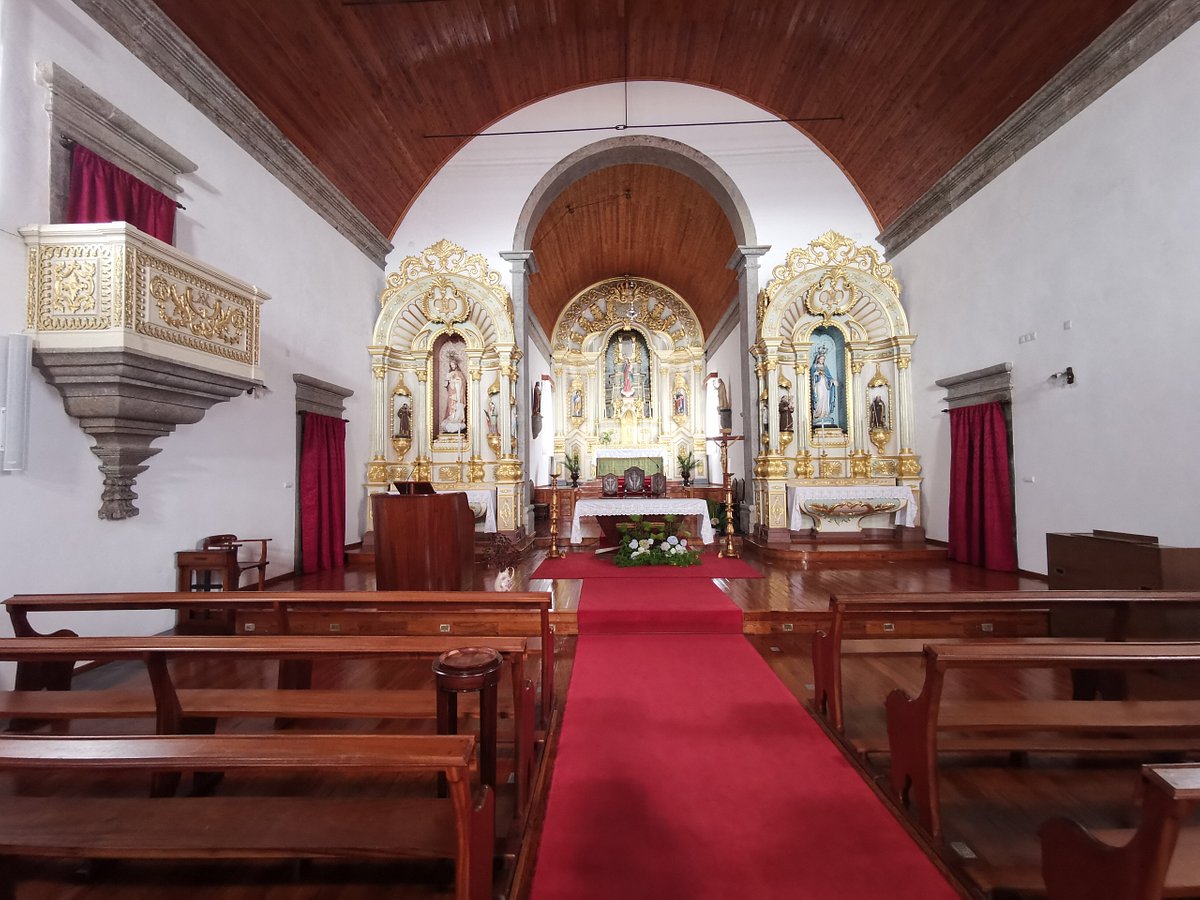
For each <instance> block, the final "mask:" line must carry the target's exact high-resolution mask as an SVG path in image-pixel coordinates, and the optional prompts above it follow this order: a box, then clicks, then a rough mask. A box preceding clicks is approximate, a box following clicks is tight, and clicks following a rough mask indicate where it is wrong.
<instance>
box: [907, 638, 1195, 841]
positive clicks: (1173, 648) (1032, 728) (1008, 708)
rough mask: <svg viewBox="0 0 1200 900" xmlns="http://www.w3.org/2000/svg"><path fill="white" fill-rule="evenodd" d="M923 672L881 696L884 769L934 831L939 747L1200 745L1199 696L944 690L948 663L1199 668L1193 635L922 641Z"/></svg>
mask: <svg viewBox="0 0 1200 900" xmlns="http://www.w3.org/2000/svg"><path fill="white" fill-rule="evenodd" d="M924 657H925V680H924V684H923V686H922V689H921V692H920V694H919V695H918V696H917V697H916V698H910V697H909V696H908V694H906V693H905V692H904V691H902V690H895V691H892V693H891V694H889V695H888V697H887V700H886V702H885V709H886V713H887V732H888V747H889V752H890V763H889V771H888V778H889V781H890V784H891V789H892V792H893V794H894V795H895V797H896V798H897V799H898V800H899V801H900V803H901V804H905V803H906V802H909V801H911V802H912V804H913V805H914V806H915V807H916V809H917V816H918V820H919V821H920V823H921V825H922V826H924V827H925V828H926V829H927V830H928V831H929V832H930V834H932V835H935V836H938V835H940V834H941V830H942V829H941V812H940V800H939V795H940V792H939V784H938V761H939V757H940V755H941V754H944V753H1002V752H1006V753H1070V754H1081V755H1096V754H1120V755H1133V756H1139V757H1141V756H1145V755H1147V754H1152V753H1175V752H1187V751H1195V750H1200V700H1151V699H1147V700H1074V699H1041V698H1035V697H1021V698H1019V699H1012V700H973V699H970V698H964V697H958V696H956V697H954V698H952V699H945V698H944V687H945V683H946V677H947V675H948V674H949V673H952V672H957V673H961V672H988V673H990V674H992V675H993V676H994V679H996V680H1000V681H1003V680H1005V679H1009V680H1014V681H1015V680H1016V679H1017V678H1018V676H1019V673H1021V672H1022V671H1023V670H1031V669H1073V668H1084V669H1092V670H1104V671H1113V672H1131V671H1137V670H1155V671H1163V672H1169V673H1170V674H1172V675H1175V674H1178V673H1181V672H1187V671H1191V672H1192V673H1200V643H1167V642H1163V643H1110V642H1093V641H1070V642H1048V641H1041V640H1035V641H1020V640H1015V641H996V642H961V643H953V644H943V643H934V644H928V645H926V647H925V650H924Z"/></svg>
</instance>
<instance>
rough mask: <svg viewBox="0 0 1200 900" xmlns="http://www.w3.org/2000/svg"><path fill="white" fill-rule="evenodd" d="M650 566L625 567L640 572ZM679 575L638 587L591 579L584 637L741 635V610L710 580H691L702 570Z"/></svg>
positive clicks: (584, 598) (582, 605) (583, 609)
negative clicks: (621, 635)
mask: <svg viewBox="0 0 1200 900" xmlns="http://www.w3.org/2000/svg"><path fill="white" fill-rule="evenodd" d="M644 568H656V569H662V568H669V567H667V566H651V567H638V568H632V569H627V570H625V571H628V572H640V571H642V569H644ZM674 571H675V573H676V575H677V576H678V577H676V578H674V579H671V580H669V581H668V580H666V579H659V578H656V579H654V580H653V581H645V582H642V583H638V582H635V581H630V580H626V579H620V578H589V579H587V580H585V581H584V582H583V589H582V590H581V592H580V594H579V630H580V632H581V633H583V634H663V633H688V634H701V633H707V634H741V633H742V611H741V610H740V609H739V608H738V607H737V605H736V604H734V602H733V601H732V600H730V599H729V595H728V594H726V593H725V592H724V591H722V590H721V589H720V588H719V587H717V586H716V585H715V584H713V583H712V581H711V580H710V579H708V578H689V577H687V575H686V573H690V572H695V571H698V569H693V568H687V569H675V570H674Z"/></svg>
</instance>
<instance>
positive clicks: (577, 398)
mask: <svg viewBox="0 0 1200 900" xmlns="http://www.w3.org/2000/svg"><path fill="white" fill-rule="evenodd" d="M571 416H572V418H575V419H582V418H583V391H581V390H579V388H576V389H575V390H574V391H572V392H571Z"/></svg>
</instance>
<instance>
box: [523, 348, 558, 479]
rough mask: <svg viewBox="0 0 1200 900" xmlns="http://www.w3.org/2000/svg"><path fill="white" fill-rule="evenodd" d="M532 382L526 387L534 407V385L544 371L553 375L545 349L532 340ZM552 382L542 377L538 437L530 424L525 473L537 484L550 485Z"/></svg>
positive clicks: (529, 365) (528, 363) (529, 366)
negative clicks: (539, 430) (540, 417)
mask: <svg viewBox="0 0 1200 900" xmlns="http://www.w3.org/2000/svg"><path fill="white" fill-rule="evenodd" d="M525 362H526V366H527V371H528V373H529V384H528V385H527V387H526V392H527V394H528V398H529V399H528V400H527V401H526V402H527V403H528V404H530V405H529V406H527V407H526V410H527V411H528V410H532V409H533V406H532V403H533V385H534V384H535V383H537V382H538V381H540V380H541V377H542V376H543V375H551V376H552V375H553V373H552V372H551V371H550V361H549V360H548V359H546V358H545V357H544V356H543V355H542V351H541V350H540V349H539V348H538V345H537V344H535V343H534V342H533V341H530V342H529V347H528V353H527V354H526V356H525ZM551 384H552V382H550V381H542V430H541V432H540V433H539V434H538V436H537V437H536V438H535V437H534V436H533V426H532V424H530V425H528V426H526V427H528V428H529V444H528V446H529V461H528V464H527V465H526V467H525V472H526V477H527V478H529V480H530V481H532V482H533V483H534V484H540V485H548V484H549V483H550V457H551V456H552V455H553V453H554V410H555V406H554V403H555V396H554V388H553V387H551ZM526 418H529V416H528V415H527V416H526Z"/></svg>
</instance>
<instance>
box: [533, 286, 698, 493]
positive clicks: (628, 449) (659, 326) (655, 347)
mask: <svg viewBox="0 0 1200 900" xmlns="http://www.w3.org/2000/svg"><path fill="white" fill-rule="evenodd" d="M551 366H552V368H553V370H554V377H555V380H556V383H558V384H565V385H567V390H566V391H564V392H563V393H562V396H561V397H560V396H559V395H558V394H556V395H555V398H554V402H555V403H556V404H558V405H559V408H558V409H557V410H555V417H554V421H555V434H554V453H555V457H556V459H559V460H561V459H562V458H563V455H564V454H578V455H579V460H580V467H581V471H582V473H583V477H585V478H594V477H596V476H597V475H603V474H604V473H605V472H606V471H611V472H616V473H620V472H622V471H624V469H625V468H626V467H627V466H629V465H634V464H636V465H639V466H641V467H642V468H643V469H644V470H645V471H646V472H647V474H651V473H653V472H655V471H662V472H663V473H664V474H666V475H667V476H668V477H670V478H677V477H679V472H678V462H677V460H678V458H679V456H681V455H682V456H686V455H687V454H688V453H689V452H691V453H694V454H695V456H696V458H697V459H699V460H701V462H700V466H701V468H698V469H697V470H696V471H695V473H694V474H695V475H696V476H698V477H705V474H706V473H705V472H704V470H703V468H702V467H703V465H704V464H703V460H704V458H705V456H704V421H703V409H702V408H701V410H700V413H699V415H697V409H696V408H697V404H696V403H695V402H693V398H695V397H703V396H704V392H703V381H704V336H703V333H702V332H701V329H700V323H699V320H698V319H697V318H696V314H695V313H694V312H693V310H692V308H691V307H690V306H689V305H688V304H687V302H686V301H684V299H683V298H682V297H680V296H679V295H678V294H676V293H675V292H674V291H672V290H671V289H670V288H668V287H666V286H665V285H662V284H658V283H657V282H654V281H650V280H648V279H643V278H629V277H625V278H612V279H607V280H605V281H601V282H599V283H597V284H594V285H592V286H591V287H589V288H587V289H585V290H583V291H581V292H580V293H579V294H578V295H577V296H576V297H575V298H574V299H572V300H571V302H570V303H569V304H567V306H566V308H565V309H564V310H563V311H562V313H561V314H560V316H559V318H558V322H557V323H556V324H555V326H554V336H553V341H552V348H551ZM700 406H701V407H702V406H703V404H700Z"/></svg>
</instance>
